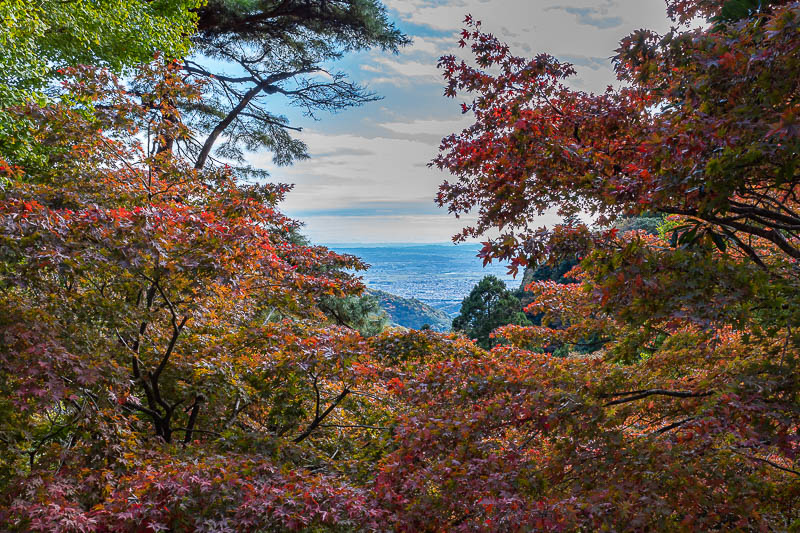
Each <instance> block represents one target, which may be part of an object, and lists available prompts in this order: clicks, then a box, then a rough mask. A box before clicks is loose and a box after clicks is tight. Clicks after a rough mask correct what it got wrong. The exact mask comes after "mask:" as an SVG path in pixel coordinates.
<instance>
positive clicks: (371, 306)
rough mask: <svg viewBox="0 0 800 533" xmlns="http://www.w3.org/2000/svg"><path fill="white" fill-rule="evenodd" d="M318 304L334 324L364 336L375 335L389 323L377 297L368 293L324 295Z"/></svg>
mask: <svg viewBox="0 0 800 533" xmlns="http://www.w3.org/2000/svg"><path fill="white" fill-rule="evenodd" d="M319 306H320V308H321V309H322V310H323V311H324V312H325V314H327V315H328V316H329V317H330V318H331V319H332V321H333V322H334V323H335V324H338V325H340V326H347V327H349V328H352V329H354V330H356V331H358V332H359V333H360V334H361V335H362V336H364V337H372V336H374V335H377V334H378V333H380V332H382V331H383V330H384V328H385V327H386V325H387V324H388V323H389V317H388V316H387V315H386V313H385V312H384V310H383V309H382V308H381V304H380V302H379V301H378V298H376V297H375V296H374V295H372V294H370V293H366V294H362V295H359V296H356V295H353V296H342V297H335V296H325V297H323V298H321V299H320V302H319Z"/></svg>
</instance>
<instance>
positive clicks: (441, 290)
mask: <svg viewBox="0 0 800 533" xmlns="http://www.w3.org/2000/svg"><path fill="white" fill-rule="evenodd" d="M325 246H328V247H330V248H331V249H333V250H335V251H337V252H342V253H347V254H352V255H356V256H358V257H360V258H361V259H363V260H364V261H365V262H366V263H368V264H369V265H371V266H370V268H369V270H367V271H366V272H365V273H362V276H363V278H364V282H365V283H366V285H367V286H368V287H370V288H372V289H377V290H381V291H385V292H389V293H392V294H396V295H397V296H402V297H403V298H416V299H417V300H420V301H421V302H423V303H426V304H428V305H430V306H431V307H434V308H436V309H440V310H442V311H444V312H445V313H447V314H448V315H450V316H451V317H453V316H455V315H456V314H458V311H459V309H460V307H461V301H462V300H463V299H464V297H465V296H467V295H468V294H469V292H470V290H472V287H473V286H475V284H476V283H477V282H478V281H480V280H481V278H483V277H484V276H486V275H489V274H492V275H495V276H497V277H498V278H500V279H502V280H504V281H505V282H506V284H507V285H508V287H509V288H512V289H516V288H517V287H519V284H520V280H521V279H522V278H521V273H520V274H518V275H517V277H516V279H515V278H514V277H512V276H511V275H509V274H507V267H506V264H505V263H497V262H495V263H492V264H489V265H486V267H483V261H482V260H481V259H479V258H478V257H476V254H477V253H478V251H479V250H480V248H481V245H480V244H478V243H464V244H459V245H454V244H452V243H442V244H414V243H375V244H372V243H370V244H361V243H332V244H331V243H328V244H325Z"/></svg>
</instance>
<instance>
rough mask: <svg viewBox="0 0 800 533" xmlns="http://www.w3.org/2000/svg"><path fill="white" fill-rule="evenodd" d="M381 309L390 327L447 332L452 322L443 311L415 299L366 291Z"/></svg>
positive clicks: (372, 290) (376, 291)
mask: <svg viewBox="0 0 800 533" xmlns="http://www.w3.org/2000/svg"><path fill="white" fill-rule="evenodd" d="M368 293H369V294H371V295H373V296H375V297H376V298H377V299H378V301H379V302H380V306H381V308H382V309H383V310H384V311H385V312H386V314H388V315H389V319H390V320H391V323H392V325H394V326H401V327H404V328H411V329H424V328H425V326H428V329H434V330H436V331H448V330H449V329H450V324H451V322H452V320H451V319H450V317H449V316H447V314H446V313H445V312H444V311H441V310H439V309H436V308H434V307H431V306H430V305H427V304H425V303H423V302H421V301H419V300H417V299H416V298H402V297H400V296H397V295H396V294H390V293H388V292H384V291H379V290H375V289H368Z"/></svg>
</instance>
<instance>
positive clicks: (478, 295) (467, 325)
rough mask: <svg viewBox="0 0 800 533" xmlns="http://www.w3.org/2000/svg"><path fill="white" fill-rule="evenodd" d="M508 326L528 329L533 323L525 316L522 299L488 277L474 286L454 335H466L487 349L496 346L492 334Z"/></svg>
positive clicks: (465, 300) (464, 305)
mask: <svg viewBox="0 0 800 533" xmlns="http://www.w3.org/2000/svg"><path fill="white" fill-rule="evenodd" d="M507 324H516V325H520V326H526V325H530V322H529V321H528V319H527V318H526V317H525V313H523V312H522V305H521V304H520V302H519V299H517V297H516V296H514V294H513V293H512V292H511V291H510V290H508V288H507V287H506V285H505V283H503V281H502V280H500V279H499V278H497V277H496V276H486V277H484V278H483V279H482V280H481V281H480V282H479V283H478V284H477V285H475V287H473V289H472V291H470V293H469V296H467V297H466V298H464V301H463V302H461V311H460V312H459V314H458V316H457V317H456V318H454V319H453V329H454V330H455V331H463V332H464V333H465V334H466V335H467V336H469V337H470V338H471V339H475V341H476V342H477V344H478V345H479V346H481V347H484V348H491V347H492V346H494V345H495V344H497V341H496V340H495V339H492V338H490V336H489V334H490V333H491V332H492V331H493V330H494V329H496V328H498V327H500V326H505V325H507Z"/></svg>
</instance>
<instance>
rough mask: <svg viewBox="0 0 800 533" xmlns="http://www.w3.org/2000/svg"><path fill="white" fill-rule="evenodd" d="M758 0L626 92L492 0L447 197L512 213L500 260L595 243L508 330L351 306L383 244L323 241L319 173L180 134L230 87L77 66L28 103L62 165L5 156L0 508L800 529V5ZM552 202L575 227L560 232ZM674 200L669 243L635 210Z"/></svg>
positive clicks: (532, 260) (41, 526) (163, 516)
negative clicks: (383, 315)
mask: <svg viewBox="0 0 800 533" xmlns="http://www.w3.org/2000/svg"><path fill="white" fill-rule="evenodd" d="M731 1H732V2H734V3H731V2H725V3H719V2H710V1H709V2H707V1H705V0H681V1H671V2H669V3H668V11H669V13H670V14H671V16H673V17H674V20H675V23H676V24H677V25H679V26H677V27H676V28H675V29H674V30H672V32H671V33H669V34H668V35H665V36H657V35H655V34H654V33H652V32H649V31H646V30H642V31H639V32H636V33H634V34H633V35H632V36H629V37H626V38H624V39H623V40H622V46H621V48H620V50H619V51H618V56H617V59H616V67H617V72H618V75H619V77H620V80H621V82H622V86H621V88H619V89H609V90H608V91H607V92H605V93H603V94H600V95H592V94H586V93H583V92H579V91H574V90H571V89H570V88H569V87H568V86H567V85H566V82H565V80H566V79H567V78H568V77H569V76H570V75H572V74H573V69H572V67H571V66H570V65H568V64H565V63H561V62H559V61H557V60H556V59H554V58H552V57H549V56H544V55H541V56H537V57H536V58H534V59H533V60H526V59H523V58H519V57H516V56H514V55H512V54H511V52H510V50H509V48H508V47H507V46H506V45H504V44H503V43H502V42H500V41H499V40H498V39H496V38H495V37H493V36H491V35H488V34H486V33H483V32H482V31H481V30H480V26H479V24H478V23H477V22H474V21H472V20H471V19H467V28H466V29H465V30H464V33H463V34H462V37H463V40H462V44H463V46H465V47H466V46H467V45H469V47H470V49H471V50H472V52H473V55H474V57H475V60H476V63H477V65H478V66H477V67H475V66H474V65H472V64H470V63H467V62H461V61H459V60H458V59H456V58H455V57H445V58H442V61H441V66H442V67H443V69H444V73H445V76H446V78H447V79H448V80H449V85H448V89H447V90H448V94H449V95H451V96H456V95H458V94H459V93H463V92H466V93H472V94H474V99H473V100H472V101H471V102H470V103H468V104H465V105H464V108H465V111H467V112H469V111H471V112H472V113H473V114H474V116H475V124H474V125H473V126H471V127H470V128H468V129H467V130H465V131H464V132H462V133H461V134H458V135H454V136H451V137H448V138H447V139H445V141H444V143H443V149H442V152H441V155H440V156H439V158H438V159H437V160H436V163H437V164H438V165H439V166H441V167H442V168H445V169H448V170H450V171H451V172H452V173H453V174H454V175H455V176H456V179H455V181H453V182H447V183H445V184H444V185H443V186H442V189H441V192H440V196H439V202H440V203H441V204H442V205H447V206H448V207H449V208H450V209H451V210H453V211H455V212H457V213H460V212H463V211H466V210H469V209H472V208H477V210H478V215H479V218H478V223H477V225H476V226H475V227H473V228H467V229H465V230H464V233H463V234H462V237H466V236H474V235H480V234H481V233H482V232H484V231H485V230H487V229H489V228H493V227H500V228H501V230H502V231H503V234H502V235H501V236H500V238H498V239H495V240H492V241H489V242H487V243H486V246H485V248H484V250H483V251H482V256H483V257H484V258H485V260H492V259H495V258H498V259H502V258H507V259H511V260H512V268H520V267H523V266H528V265H541V264H548V265H550V266H551V267H552V268H561V267H563V268H566V267H565V266H564V265H566V264H568V263H569V262H571V261H573V260H575V258H579V263H578V264H577V265H576V266H575V267H574V268H572V270H570V271H569V272H567V273H563V272H561V271H560V270H559V275H558V276H555V277H556V278H558V279H568V280H570V281H574V283H557V282H556V281H554V280H550V279H541V280H539V281H535V280H534V282H533V283H531V284H530V285H529V286H528V287H527V291H528V294H529V295H530V298H531V300H530V303H529V305H528V309H527V311H528V312H529V313H531V314H535V315H536V316H540V317H541V320H540V321H539V322H538V324H537V325H534V326H522V325H507V326H505V327H502V328H500V329H498V330H496V331H495V332H494V333H493V335H494V336H495V337H496V338H502V339H503V343H502V344H499V345H498V346H495V347H494V348H493V349H492V350H489V351H487V350H485V349H483V348H481V347H480V346H477V345H476V344H475V343H474V342H472V341H470V340H469V339H467V338H465V337H464V336H461V335H459V334H456V333H449V334H440V333H436V332H433V331H429V330H428V331H413V330H412V331H401V330H392V329H390V330H387V331H384V332H382V333H380V334H377V335H374V336H372V337H369V338H365V337H363V336H362V335H361V334H359V333H358V332H357V331H354V330H353V329H350V328H347V327H343V326H335V325H331V324H330V322H331V316H333V317H334V319H335V318H336V315H337V314H338V315H342V312H341V311H342V310H344V311H348V309H349V306H350V303H356V302H357V301H356V300H352V298H355V297H357V296H358V295H359V294H361V291H362V289H363V287H362V286H361V284H360V282H359V281H358V279H357V278H356V277H355V276H354V275H353V274H351V273H349V272H350V271H351V270H353V269H356V270H357V269H359V268H362V267H363V265H362V264H361V263H360V261H358V260H357V259H356V258H353V257H349V256H343V255H339V254H335V253H332V252H331V251H329V250H327V249H325V248H322V247H317V246H313V245H310V244H309V243H307V242H305V241H303V240H302V239H299V238H298V236H297V235H298V233H297V231H298V224H297V223H296V222H295V221H293V220H290V219H288V218H287V217H285V216H284V215H283V214H281V212H280V210H279V209H278V207H277V204H278V202H279V201H280V200H281V198H282V197H283V195H284V194H285V193H286V191H287V190H288V187H287V186H284V185H274V184H273V185H270V184H267V185H252V184H248V183H247V182H246V180H243V179H242V175H241V174H238V173H237V171H236V170H234V169H230V168H226V167H224V166H222V165H197V162H196V160H195V157H194V155H193V154H192V153H191V151H189V152H188V153H187V152H185V151H183V150H181V149H180V147H181V146H182V145H185V143H187V142H189V137H190V136H191V135H192V129H191V128H190V127H189V126H187V125H186V124H185V123H184V121H183V118H184V117H185V111H186V110H187V109H188V108H190V107H191V104H192V103H193V102H194V103H196V102H199V99H200V98H202V95H203V94H205V93H204V91H205V90H206V89H204V87H203V86H201V85H199V84H198V82H197V81H198V80H197V78H194V77H189V78H186V77H185V76H184V74H185V72H183V71H182V69H183V68H185V65H182V64H180V62H175V61H173V60H172V59H171V58H169V57H168V56H164V57H159V58H157V59H155V60H154V61H152V62H150V63H148V64H146V65H142V66H140V67H138V68H137V69H136V71H135V76H136V79H133V80H129V81H126V82H125V83H123V82H121V81H120V80H118V79H117V78H116V77H115V76H114V75H113V74H111V73H110V72H109V71H107V70H104V69H101V68H96V67H90V66H80V67H75V68H69V69H66V70H65V71H64V72H63V76H64V83H65V85H64V90H63V91H62V92H61V93H59V98H58V99H57V100H54V101H51V102H40V101H26V102H23V104H24V105H18V106H14V107H10V108H7V109H5V110H4V112H6V113H8V114H12V115H14V114H15V115H16V116H17V117H19V120H16V119H15V120H16V122H15V124H19V125H24V127H25V128H27V135H28V136H29V138H30V139H32V141H33V142H35V143H36V146H37V147H41V148H42V153H44V154H46V160H37V161H29V160H25V162H26V164H25V165H23V164H22V163H21V162H22V161H23V160H16V159H14V157H12V155H13V153H11V152H9V153H11V154H12V155H9V153H7V152H2V157H3V159H2V160H1V161H0V174H2V179H1V180H0V284H1V285H0V287H2V290H0V441H2V444H3V446H2V451H0V493H1V494H2V495H1V496H0V523H3V524H4V527H6V529H10V530H12V531H14V530H16V531H31V530H33V531H145V530H154V531H158V530H173V531H184V530H185V531H194V530H198V531H210V530H214V531H264V530H287V531H298V530H300V531H302V530H306V531H308V530H311V531H321V530H324V531H328V530H329V531H387V530H394V531H529V530H538V529H541V530H555V531H576V530H587V531H589V530H603V529H606V530H635V531H642V530H676V531H686V530H756V529H758V530H767V531H769V530H776V531H781V530H792V529H796V528H797V527H800V515H798V509H800V467H798V465H797V459H798V452H799V451H800V449H799V448H800V403H799V402H798V394H800V380H798V379H797V372H798V355H800V350H798V348H800V346H799V344H800V337H798V319H799V318H800V302H798V296H797V295H798V294H800V292H799V291H798V288H800V287H798V277H797V250H798V249H800V241H798V237H797V234H796V231H797V223H798V221H797V215H796V212H797V210H798V207H797V199H796V197H795V186H796V181H797V177H798V176H797V169H796V162H797V158H798V156H797V154H798V150H799V149H800V141H798V131H799V130H798V129H797V127H796V125H795V115H796V110H797V106H798V105H800V104H799V103H798V99H797V98H798V96H797V94H798V93H797V83H798V78H797V75H796V72H798V69H797V66H798V65H797V50H798V46H797V44H798V37H797V35H798V32H797V28H798V27H800V4H798V3H797V2H768V3H752V2H749V1H748V0H731ZM734 4H735V5H734ZM725 6H728V7H727V8H726V7H725ZM697 16H704V17H709V18H710V19H711V23H709V24H707V25H704V26H702V27H700V28H695V29H692V28H689V27H688V26H680V24H683V23H685V22H688V21H692V20H694V18H695V17H697ZM131 88H134V90H131ZM195 155H196V154H195ZM550 207H557V208H559V209H560V211H561V214H562V215H564V216H565V217H567V218H568V219H569V220H571V221H570V222H569V223H565V224H561V225H557V226H555V227H553V228H549V229H546V228H535V227H534V224H535V221H534V219H535V216H536V215H537V214H539V213H540V212H541V211H543V210H544V209H547V208H550ZM644 213H650V214H658V215H659V216H661V215H665V218H664V220H663V221H661V222H660V225H659V226H658V233H657V234H654V233H653V232H652V231H642V230H633V231H624V228H625V226H624V225H623V224H620V223H619V221H620V220H629V219H630V218H629V217H631V216H636V215H640V214H644ZM586 214H588V215H591V216H592V217H594V218H595V220H596V221H597V224H596V225H595V226H590V225H588V224H582V223H580V222H579V218H580V217H581V216H583V217H584V218H586ZM626 217H627V218H626ZM614 225H617V226H619V227H622V228H623V229H619V227H617V228H615V227H614ZM608 228H611V229H608ZM337 299H338V300H337ZM331 302H344V303H343V305H342V308H341V309H340V308H339V307H336V309H331V306H330V305H326V304H330V303H331ZM337 305H338V304H337ZM348 312H349V311H348ZM341 322H342V323H345V322H348V320H341ZM586 339H592V340H593V341H592V342H593V343H596V344H599V345H602V347H601V348H600V349H599V350H596V351H594V352H593V353H588V354H581V353H578V352H579V351H580V350H578V349H577V347H579V346H580V345H581V343H585V342H586ZM553 345H559V346H566V347H574V348H575V349H574V350H570V353H569V354H567V355H566V356H559V355H555V354H553V353H548V351H547V349H548V347H549V346H553Z"/></svg>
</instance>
